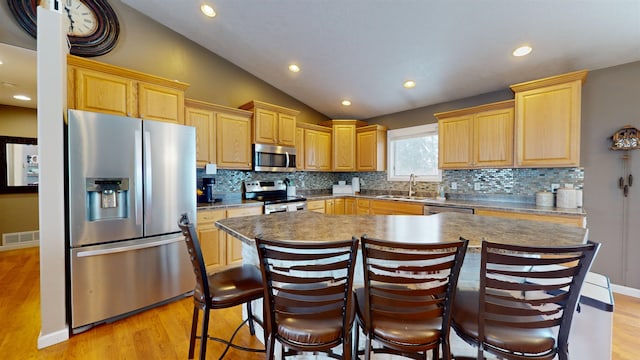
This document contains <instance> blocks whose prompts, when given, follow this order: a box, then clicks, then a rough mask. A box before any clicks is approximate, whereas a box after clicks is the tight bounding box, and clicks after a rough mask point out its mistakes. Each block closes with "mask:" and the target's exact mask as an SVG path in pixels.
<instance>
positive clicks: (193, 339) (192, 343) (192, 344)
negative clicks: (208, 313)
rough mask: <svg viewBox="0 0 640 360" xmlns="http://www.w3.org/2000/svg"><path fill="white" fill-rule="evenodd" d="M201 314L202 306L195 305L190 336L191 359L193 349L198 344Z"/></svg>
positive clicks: (191, 357)
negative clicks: (199, 317)
mask: <svg viewBox="0 0 640 360" xmlns="http://www.w3.org/2000/svg"><path fill="white" fill-rule="evenodd" d="M199 314H200V308H198V306H197V305H194V306H193V319H192V320H191V337H190V338H189V360H191V359H193V351H194V350H195V347H196V346H195V345H196V331H197V330H198V315H199Z"/></svg>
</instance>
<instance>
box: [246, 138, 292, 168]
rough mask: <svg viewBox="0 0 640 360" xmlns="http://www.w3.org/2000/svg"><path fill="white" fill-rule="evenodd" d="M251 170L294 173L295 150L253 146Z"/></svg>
mask: <svg viewBox="0 0 640 360" xmlns="http://www.w3.org/2000/svg"><path fill="white" fill-rule="evenodd" d="M253 170H255V171H296V148H294V147H287V146H275V145H264V144H254V145H253Z"/></svg>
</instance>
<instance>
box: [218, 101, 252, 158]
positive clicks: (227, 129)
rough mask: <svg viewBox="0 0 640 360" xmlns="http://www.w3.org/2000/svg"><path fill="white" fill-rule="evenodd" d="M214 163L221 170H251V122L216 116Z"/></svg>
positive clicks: (227, 116)
mask: <svg viewBox="0 0 640 360" xmlns="http://www.w3.org/2000/svg"><path fill="white" fill-rule="evenodd" d="M216 163H217V164H218V168H221V169H245V170H249V169H251V121H250V119H248V118H243V117H239V116H234V115H229V114H222V113H220V114H216Z"/></svg>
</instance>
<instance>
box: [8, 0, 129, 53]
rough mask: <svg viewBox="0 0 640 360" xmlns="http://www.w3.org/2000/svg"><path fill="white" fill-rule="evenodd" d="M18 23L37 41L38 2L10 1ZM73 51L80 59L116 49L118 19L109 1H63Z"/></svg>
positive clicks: (63, 11)
mask: <svg viewBox="0 0 640 360" xmlns="http://www.w3.org/2000/svg"><path fill="white" fill-rule="evenodd" d="M7 3H8V4H9V9H10V10H11V13H12V14H13V16H14V18H15V19H16V21H17V22H18V24H19V25H20V26H21V27H22V28H23V29H24V30H26V31H27V32H28V33H29V34H30V35H31V36H33V37H34V38H35V37H36V35H37V29H36V26H37V24H36V19H37V17H36V6H37V3H38V1H37V0H7ZM59 4H60V11H61V14H62V17H63V19H64V21H65V28H66V29H67V36H68V37H69V44H71V49H70V52H71V53H72V54H74V55H80V56H99V55H103V54H106V53H108V52H109V51H111V49H113V47H114V46H115V45H116V42H117V40H118V35H119V33H120V26H119V24H118V17H117V16H116V13H115V12H114V11H113V9H112V8H111V6H110V5H109V3H107V0H61V1H60V3H59Z"/></svg>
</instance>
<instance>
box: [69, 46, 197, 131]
mask: <svg viewBox="0 0 640 360" xmlns="http://www.w3.org/2000/svg"><path fill="white" fill-rule="evenodd" d="M188 86H189V84H186V83H182V82H179V81H174V80H169V79H164V78H161V77H157V76H154V75H149V74H144V73H141V72H138V71H133V70H129V69H125V68H121V67H118V66H113V65H109V64H105V63H101V62H98V61H95V60H89V59H86V58H82V57H78V56H74V55H67V87H68V89H67V90H68V91H67V93H68V96H67V106H68V107H69V108H70V109H77V110H85V111H93V112H101V113H107V114H113V115H121V116H131V117H141V118H146V119H153V120H160V121H166V122H172V123H177V124H184V91H185V89H186V88H187V87H188Z"/></svg>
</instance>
